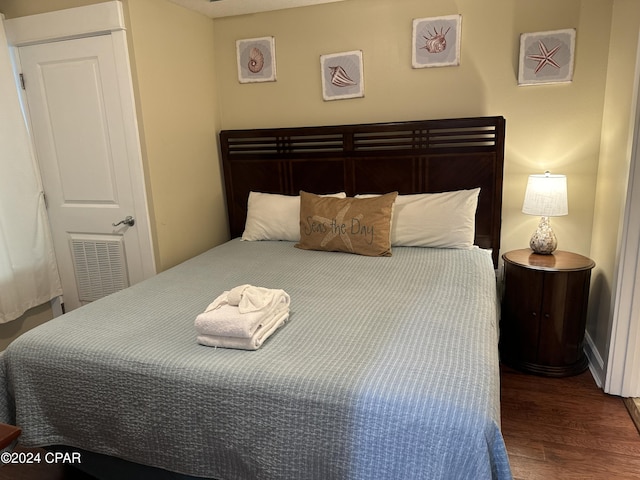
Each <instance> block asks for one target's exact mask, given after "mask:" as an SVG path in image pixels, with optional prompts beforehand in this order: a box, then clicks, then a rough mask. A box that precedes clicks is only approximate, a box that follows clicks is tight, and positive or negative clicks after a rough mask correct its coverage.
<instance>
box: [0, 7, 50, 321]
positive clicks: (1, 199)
mask: <svg viewBox="0 0 640 480" xmlns="http://www.w3.org/2000/svg"><path fill="white" fill-rule="evenodd" d="M59 295H62V287H61V286H60V277H59V276H58V269H57V266H56V261H55V255H54V251H53V244H52V241H51V233H50V230H49V223H48V220H47V212H46V209H45V205H44V195H43V193H42V187H41V183H40V177H39V175H38V170H37V167H36V163H35V159H34V156H33V152H32V150H31V143H30V140H29V135H28V132H27V128H26V125H25V122H24V117H23V116H22V111H21V109H20V102H19V99H18V92H17V89H16V84H15V81H14V77H13V73H12V67H11V58H10V55H9V47H8V44H7V38H6V35H5V31H4V25H3V23H2V17H1V16H0V323H4V322H8V321H10V320H14V319H16V318H18V317H20V316H21V315H22V314H23V313H24V312H26V311H27V310H28V309H29V308H32V307H35V306H37V305H41V304H43V303H45V302H48V301H49V300H51V299H52V298H54V297H57V296H59Z"/></svg>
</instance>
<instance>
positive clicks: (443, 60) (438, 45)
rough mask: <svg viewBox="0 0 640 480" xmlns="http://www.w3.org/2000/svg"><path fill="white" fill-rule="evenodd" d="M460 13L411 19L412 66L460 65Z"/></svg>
mask: <svg viewBox="0 0 640 480" xmlns="http://www.w3.org/2000/svg"><path fill="white" fill-rule="evenodd" d="M461 33H462V15H447V16H444V17H432V18H416V19H414V20H413V36H412V39H413V44H412V48H411V52H412V54H411V65H412V66H413V68H425V67H451V66H457V65H460V36H461Z"/></svg>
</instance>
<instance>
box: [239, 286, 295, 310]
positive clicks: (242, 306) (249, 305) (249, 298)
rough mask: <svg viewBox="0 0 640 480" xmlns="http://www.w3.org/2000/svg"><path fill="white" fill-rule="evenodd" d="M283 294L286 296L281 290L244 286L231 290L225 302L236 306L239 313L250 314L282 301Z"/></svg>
mask: <svg viewBox="0 0 640 480" xmlns="http://www.w3.org/2000/svg"><path fill="white" fill-rule="evenodd" d="M283 294H284V295H286V294H285V293H284V291H283V290H279V289H273V288H264V287H254V286H253V285H249V284H245V285H240V286H238V287H235V288H232V289H231V290H230V291H229V293H228V294H227V302H229V305H236V306H237V307H238V309H239V310H240V313H250V312H257V311H260V310H265V309H270V308H271V307H272V305H274V304H275V303H276V302H278V301H282V297H283ZM287 301H288V299H287Z"/></svg>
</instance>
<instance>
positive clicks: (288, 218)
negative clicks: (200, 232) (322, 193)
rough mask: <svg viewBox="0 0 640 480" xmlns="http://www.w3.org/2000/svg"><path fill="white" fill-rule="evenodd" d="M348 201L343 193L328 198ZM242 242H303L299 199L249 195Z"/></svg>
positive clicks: (290, 196) (251, 193)
mask: <svg viewBox="0 0 640 480" xmlns="http://www.w3.org/2000/svg"><path fill="white" fill-rule="evenodd" d="M326 196H327V197H337V198H345V197H346V196H347V195H346V193H344V192H340V193H335V194H332V195H326ZM242 240H248V241H256V240H286V241H289V242H299V241H300V196H298V195H279V194H277V193H260V192H249V200H248V202H247V220H246V222H245V225H244V232H243V233H242Z"/></svg>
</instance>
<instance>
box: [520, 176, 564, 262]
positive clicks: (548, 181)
mask: <svg viewBox="0 0 640 480" xmlns="http://www.w3.org/2000/svg"><path fill="white" fill-rule="evenodd" d="M522 213H526V214H527V215H539V216H540V217H541V218H540V224H539V225H538V228H537V229H536V231H535V232H534V234H533V236H532V237H531V241H530V242H529V246H530V247H531V250H533V251H534V252H535V253H539V254H543V255H549V254H551V253H553V251H554V250H555V249H556V248H557V246H558V240H557V239H556V235H555V233H553V230H552V229H551V224H550V223H549V217H559V216H561V215H567V214H568V213H569V207H568V204H567V177H566V176H565V175H551V173H549V172H548V171H547V172H545V173H544V174H542V175H529V181H528V182H527V190H526V192H525V194H524V203H523V204H522Z"/></svg>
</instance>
